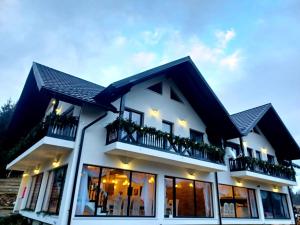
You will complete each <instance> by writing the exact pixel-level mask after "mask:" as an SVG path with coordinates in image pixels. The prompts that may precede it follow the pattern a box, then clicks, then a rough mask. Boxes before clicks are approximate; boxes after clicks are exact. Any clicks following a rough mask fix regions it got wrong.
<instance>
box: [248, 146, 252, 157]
mask: <svg viewBox="0 0 300 225" xmlns="http://www.w3.org/2000/svg"><path fill="white" fill-rule="evenodd" d="M247 153H248V156H249V157H251V158H252V157H253V149H252V148H247Z"/></svg>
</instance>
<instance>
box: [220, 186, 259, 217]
mask: <svg viewBox="0 0 300 225" xmlns="http://www.w3.org/2000/svg"><path fill="white" fill-rule="evenodd" d="M219 196H220V205H221V216H222V217H227V218H258V212H257V204H256V198H255V191H254V189H249V188H243V187H234V186H229V185H223V184H220V185H219Z"/></svg>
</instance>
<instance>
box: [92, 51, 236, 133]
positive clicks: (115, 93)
mask: <svg viewBox="0 0 300 225" xmlns="http://www.w3.org/2000/svg"><path fill="white" fill-rule="evenodd" d="M159 76H167V77H168V78H171V79H173V80H174V82H175V84H176V85H177V86H178V88H179V89H180V91H181V92H182V93H183V94H184V96H185V97H186V98H187V100H188V101H189V102H190V104H191V105H192V107H193V108H194V110H195V111H196V112H197V114H198V115H199V116H200V118H201V119H202V120H203V121H204V123H205V124H206V126H207V128H208V129H209V131H210V132H211V133H213V134H214V135H217V136H220V137H222V138H224V139H231V138H235V137H238V136H240V135H241V134H240V132H239V130H238V129H237V127H236V126H235V124H234V123H233V122H232V120H231V118H230V116H229V114H228V112H227V111H226V109H225V108H224V106H223V105H222V103H221V102H220V100H219V99H218V98H217V96H216V95H215V93H214V92H213V91H212V89H211V88H210V87H209V85H208V83H207V82H206V81H205V79H204V78H203V76H202V74H201V73H200V71H199V70H198V69H197V67H196V66H195V64H194V63H193V61H192V60H191V59H190V57H185V58H182V59H179V60H176V61H173V62H171V63H168V64H165V65H162V66H159V67H156V68H154V69H151V70H148V71H145V72H143V73H140V74H137V75H134V76H132V77H129V78H125V79H123V80H120V81H117V82H115V83H113V84H111V85H110V86H108V87H107V88H106V89H104V90H103V91H102V92H101V93H100V94H98V95H97V96H96V97H95V100H96V101H97V102H102V101H103V99H106V101H107V103H111V102H113V101H115V100H116V99H118V98H120V97H121V96H122V95H124V94H125V93H127V92H128V91H130V89H131V88H132V87H133V86H135V85H137V84H139V83H142V82H145V81H147V80H150V79H153V78H157V77H159Z"/></svg>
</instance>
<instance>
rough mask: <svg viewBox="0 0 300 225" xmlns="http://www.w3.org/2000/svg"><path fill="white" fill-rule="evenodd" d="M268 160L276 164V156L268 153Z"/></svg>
mask: <svg viewBox="0 0 300 225" xmlns="http://www.w3.org/2000/svg"><path fill="white" fill-rule="evenodd" d="M267 160H268V162H269V163H272V164H275V156H274V155H270V154H267Z"/></svg>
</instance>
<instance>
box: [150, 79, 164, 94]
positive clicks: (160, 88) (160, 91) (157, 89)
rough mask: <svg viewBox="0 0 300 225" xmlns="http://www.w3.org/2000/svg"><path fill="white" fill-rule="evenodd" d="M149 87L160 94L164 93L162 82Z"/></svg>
mask: <svg viewBox="0 0 300 225" xmlns="http://www.w3.org/2000/svg"><path fill="white" fill-rule="evenodd" d="M148 89H149V90H151V91H154V92H156V93H158V94H162V82H159V83H157V84H154V85H152V86H150V87H148Z"/></svg>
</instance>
